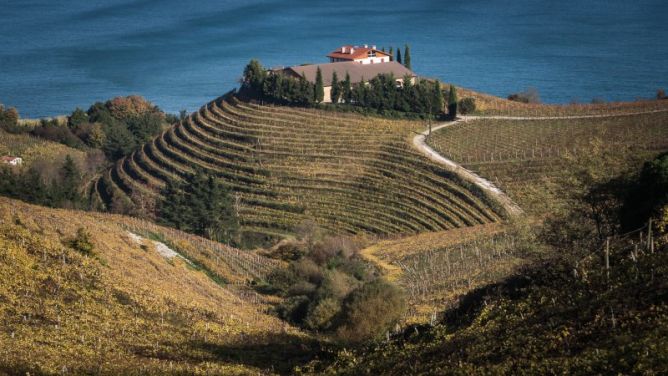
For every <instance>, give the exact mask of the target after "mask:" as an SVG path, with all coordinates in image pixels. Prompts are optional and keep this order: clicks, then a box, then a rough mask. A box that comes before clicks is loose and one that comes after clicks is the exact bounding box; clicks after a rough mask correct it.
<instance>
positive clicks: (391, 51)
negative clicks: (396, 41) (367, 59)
mask: <svg viewBox="0 0 668 376" xmlns="http://www.w3.org/2000/svg"><path fill="white" fill-rule="evenodd" d="M387 54H388V55H390V61H394V49H393V48H392V47H390V50H389V51H388V52H387Z"/></svg>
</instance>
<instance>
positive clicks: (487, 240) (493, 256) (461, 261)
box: [361, 224, 528, 323]
mask: <svg viewBox="0 0 668 376" xmlns="http://www.w3.org/2000/svg"><path fill="white" fill-rule="evenodd" d="M519 229H520V227H519V226H513V227H508V226H503V225H500V224H487V225H480V226H473V227H467V228H462V229H456V230H448V231H441V232H431V233H423V234H419V235H415V236H410V237H404V238H400V239H395V240H385V241H381V242H379V243H376V244H374V245H372V246H371V247H368V248H366V249H364V250H362V251H361V254H362V255H363V256H365V258H366V259H367V260H369V261H371V262H374V263H375V264H377V265H379V267H380V268H381V269H382V270H383V271H384V272H385V273H386V274H387V276H388V279H390V280H392V281H394V282H395V283H397V284H399V285H400V286H402V287H403V288H404V289H405V290H406V292H407V295H408V296H409V300H408V303H409V312H408V315H407V317H406V319H405V320H404V322H405V323H415V322H428V321H433V320H435V319H437V317H438V315H439V314H440V312H442V311H443V310H444V309H445V308H447V307H451V306H453V305H454V304H455V303H457V300H458V298H459V297H461V296H462V295H464V294H465V293H466V292H468V291H470V290H471V289H474V288H477V287H480V286H484V285H486V284H489V283H494V282H496V281H498V280H501V279H503V278H505V277H507V276H508V275H510V274H512V272H514V271H515V270H516V269H517V268H518V267H519V266H521V265H524V264H525V263H526V262H527V254H526V253H527V252H526V250H525V249H524V247H525V245H526V244H528V242H527V239H526V236H525V235H522V233H523V232H521V231H518V230H519Z"/></svg>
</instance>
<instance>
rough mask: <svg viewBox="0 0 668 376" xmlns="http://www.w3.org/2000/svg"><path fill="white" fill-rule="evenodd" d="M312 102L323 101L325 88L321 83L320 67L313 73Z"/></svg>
mask: <svg viewBox="0 0 668 376" xmlns="http://www.w3.org/2000/svg"><path fill="white" fill-rule="evenodd" d="M314 95H315V96H314V98H313V99H314V102H315V103H320V102H322V100H323V99H325V86H324V84H323V82H322V71H321V70H320V67H318V69H317V70H316V72H315V93H314Z"/></svg>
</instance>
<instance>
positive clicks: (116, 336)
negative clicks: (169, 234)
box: [0, 198, 303, 374]
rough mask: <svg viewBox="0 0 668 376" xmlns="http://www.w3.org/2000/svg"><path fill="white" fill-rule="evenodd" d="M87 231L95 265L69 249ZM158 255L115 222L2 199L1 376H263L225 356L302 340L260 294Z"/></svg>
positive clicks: (0, 227)
mask: <svg viewBox="0 0 668 376" xmlns="http://www.w3.org/2000/svg"><path fill="white" fill-rule="evenodd" d="M79 228H83V229H86V231H89V232H90V233H92V234H94V236H92V237H91V241H92V243H93V245H94V247H95V248H94V249H95V251H94V254H93V255H92V256H89V255H86V254H82V253H79V252H77V251H76V250H74V249H72V248H69V246H68V240H69V239H71V238H72V237H73V236H75V234H76V233H77V229H79ZM148 242H149V241H148V239H144V241H143V243H144V244H147V243H148ZM150 245H151V244H150V243H148V246H142V244H138V243H137V242H136V240H134V239H132V238H131V237H130V236H129V234H128V232H127V230H126V227H125V226H123V225H121V224H118V223H117V222H116V221H115V220H114V217H113V216H107V217H104V218H102V217H101V216H100V215H97V216H96V215H92V214H87V213H83V212H76V211H68V210H54V209H47V208H42V207H37V206H32V205H28V204H24V203H20V202H17V201H13V200H9V199H5V198H0V302H1V303H2V304H0V326H1V328H0V372H1V371H3V370H4V371H10V370H11V371H12V372H17V371H18V372H31V373H60V372H65V371H66V372H73V373H106V374H125V373H138V372H141V373H155V374H159V373H160V374H161V373H167V372H170V373H179V372H181V373H182V372H187V373H193V374H211V373H215V374H257V373H260V372H266V371H261V369H258V368H254V367H252V366H245V365H237V364H236V362H235V361H232V360H230V359H229V357H227V358H226V357H220V356H217V354H218V353H219V352H220V353H225V352H226V351H230V352H232V351H233V349H236V348H242V350H239V351H243V348H244V346H249V345H254V346H258V347H260V348H261V347H262V346H268V345H270V344H272V343H275V341H276V340H277V339H278V338H282V337H285V336H293V337H294V336H298V337H301V336H303V335H302V334H300V333H299V332H298V331H297V330H295V329H293V328H291V327H288V326H286V325H284V324H283V323H282V322H280V321H279V320H278V319H276V318H274V317H272V316H269V315H267V314H266V313H265V311H266V310H267V308H268V305H267V304H266V303H265V302H264V301H263V299H262V298H261V297H260V296H258V295H256V294H255V293H254V292H253V291H252V290H249V289H248V288H246V287H244V286H243V285H221V284H218V283H216V282H215V281H214V280H212V278H211V277H210V275H208V274H207V273H205V272H204V271H202V270H201V269H198V268H193V266H192V265H190V263H188V262H186V261H184V260H182V259H181V258H178V257H177V258H173V259H166V258H164V257H163V256H161V255H160V254H159V253H158V252H156V251H155V248H154V247H152V246H150ZM190 246H191V247H193V248H194V250H192V251H191V252H197V248H198V245H196V244H192V245H190ZM216 349H217V350H216ZM248 363H249V364H253V363H254V362H253V361H249V362H248ZM259 364H262V363H259ZM264 366H268V365H264Z"/></svg>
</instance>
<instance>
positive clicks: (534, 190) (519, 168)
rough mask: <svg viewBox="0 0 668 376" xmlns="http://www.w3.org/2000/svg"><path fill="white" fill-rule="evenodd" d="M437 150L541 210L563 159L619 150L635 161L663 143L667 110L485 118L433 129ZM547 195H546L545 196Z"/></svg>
mask: <svg viewBox="0 0 668 376" xmlns="http://www.w3.org/2000/svg"><path fill="white" fill-rule="evenodd" d="M428 143H429V145H430V146H431V147H432V148H434V150H436V151H437V152H439V153H440V154H442V155H444V156H446V157H447V158H450V159H452V160H454V161H457V162H459V163H461V164H462V165H463V166H464V167H466V168H468V169H470V170H472V171H474V172H476V173H478V174H479V175H481V176H483V177H485V178H487V179H489V180H491V181H492V182H493V183H494V184H496V185H497V186H499V187H500V188H501V189H502V190H504V191H505V192H506V193H508V194H509V195H510V197H511V198H513V199H514V200H515V201H517V202H518V203H519V204H520V206H522V207H523V208H525V209H527V210H529V211H533V212H541V211H544V210H545V209H546V208H545V207H544V204H545V203H546V202H548V201H553V199H554V196H555V195H558V190H559V181H558V178H559V177H560V176H561V175H562V173H563V172H564V168H565V165H564V163H565V162H566V161H567V160H571V161H572V160H577V158H579V157H583V156H587V155H590V154H591V153H592V152H593V151H594V149H596V150H595V151H596V152H597V153H602V154H605V153H609V154H618V155H619V154H622V153H625V154H627V155H628V156H629V157H630V160H629V163H637V162H639V161H642V160H644V159H647V158H649V157H652V156H653V155H655V154H657V153H659V152H661V151H664V150H667V149H668V111H661V112H649V113H645V114H640V115H638V114H634V115H616V116H610V117H600V118H579V119H540V120H539V119H535V120H510V119H485V118H477V119H475V120H472V121H463V122H459V123H456V124H453V125H451V126H447V127H445V128H442V129H440V130H438V131H436V132H435V133H434V134H433V135H432V136H431V138H430V140H429V141H428ZM546 195H547V196H546Z"/></svg>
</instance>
